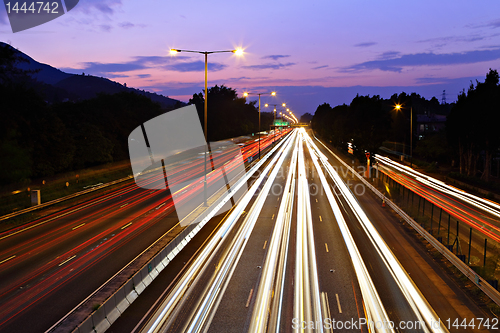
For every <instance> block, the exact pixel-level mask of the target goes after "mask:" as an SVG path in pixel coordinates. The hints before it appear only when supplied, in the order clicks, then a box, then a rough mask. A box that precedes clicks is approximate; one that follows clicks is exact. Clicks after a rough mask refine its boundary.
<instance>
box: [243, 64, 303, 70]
mask: <svg viewBox="0 0 500 333" xmlns="http://www.w3.org/2000/svg"><path fill="white" fill-rule="evenodd" d="M293 65H295V63H294V62H287V63H286V64H282V63H276V64H275V63H267V64H262V65H249V66H243V68H245V69H252V70H261V69H282V68H287V67H290V66H293Z"/></svg>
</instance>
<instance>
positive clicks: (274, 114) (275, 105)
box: [264, 103, 278, 146]
mask: <svg viewBox="0 0 500 333" xmlns="http://www.w3.org/2000/svg"><path fill="white" fill-rule="evenodd" d="M269 105H273V106H274V110H273V126H274V130H273V146H274V140H275V138H276V125H275V124H274V123H275V122H276V107H277V106H278V104H267V103H266V104H265V105H264V106H265V107H266V108H267V107H268V106H269Z"/></svg>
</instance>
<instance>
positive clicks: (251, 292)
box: [245, 288, 253, 308]
mask: <svg viewBox="0 0 500 333" xmlns="http://www.w3.org/2000/svg"><path fill="white" fill-rule="evenodd" d="M252 294H253V288H252V289H250V294H248V299H247V304H246V305H245V308H248V306H249V305H250V300H251V299H252Z"/></svg>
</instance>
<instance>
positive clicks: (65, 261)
mask: <svg viewBox="0 0 500 333" xmlns="http://www.w3.org/2000/svg"><path fill="white" fill-rule="evenodd" d="M75 257H76V254H75V255H74V256H72V257H70V258H68V259H66V260H64V261H63V262H62V263H60V264H59V266H62V265H64V264H65V263H67V262H68V261H70V260H72V259H74V258H75Z"/></svg>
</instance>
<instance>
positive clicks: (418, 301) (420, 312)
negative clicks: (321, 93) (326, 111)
mask: <svg viewBox="0 0 500 333" xmlns="http://www.w3.org/2000/svg"><path fill="white" fill-rule="evenodd" d="M320 142H321V141H320ZM308 143H309V144H310V146H311V147H313V149H314V151H315V154H316V155H317V156H318V158H316V159H315V158H314V157H313V161H314V162H315V165H316V168H317V169H318V173H320V178H321V181H322V183H323V181H325V183H323V185H324V186H325V185H327V183H326V179H325V178H324V175H323V177H321V173H322V171H321V169H320V168H318V166H317V164H316V163H317V159H319V160H320V161H321V163H322V165H323V166H324V167H325V169H326V170H327V172H328V174H329V176H330V177H331V178H332V180H333V181H334V183H335V185H336V186H337V188H338V189H339V190H340V192H341V194H342V195H343V196H344V198H345V199H346V202H347V203H348V205H349V207H350V208H351V210H352V212H353V213H354V214H355V216H356V217H357V219H358V221H359V222H360V224H361V226H362V227H363V229H364V230H365V232H366V234H367V236H368V238H369V239H370V241H371V243H372V245H373V247H374V248H375V249H376V251H377V252H378V253H379V255H380V257H381V258H382V260H383V262H384V263H385V265H386V267H387V269H388V270H389V272H390V273H391V275H392V277H393V278H394V281H395V282H396V284H397V286H398V287H399V289H400V290H401V292H402V294H403V295H404V296H405V298H406V300H407V302H408V304H409V305H410V307H411V308H412V310H413V312H414V314H415V316H416V317H417V318H418V320H420V321H423V322H425V324H426V327H424V331H425V332H448V330H447V329H446V327H445V326H444V324H443V323H442V322H440V321H439V317H438V316H437V314H436V313H435V312H434V310H433V309H432V307H431V306H430V305H429V303H428V302H427V300H426V299H425V297H424V296H423V295H422V293H421V292H420V290H418V288H417V286H416V285H415V284H414V282H413V281H412V280H411V278H410V277H409V275H408V273H407V272H406V271H405V270H404V268H403V267H402V266H401V264H400V262H399V261H398V260H397V258H396V257H395V255H394V254H393V253H392V251H391V250H390V249H389V247H388V246H387V244H386V243H385V241H384V240H383V238H382V237H381V236H380V234H379V233H378V231H377V230H376V229H375V227H374V226H373V224H372V223H371V221H370V220H369V219H368V217H367V216H366V214H365V212H364V211H363V209H362V208H361V206H360V205H359V202H358V201H357V200H356V198H355V197H354V195H353V194H352V192H351V191H350V190H349V188H348V187H347V186H346V185H345V184H344V183H343V181H342V180H341V178H340V176H339V175H338V173H337V172H336V171H335V170H334V168H333V167H332V166H331V164H330V163H329V162H328V159H327V158H326V156H325V155H324V154H323V153H321V151H320V150H319V149H318V148H317V146H316V145H315V143H314V142H313V141H312V140H311V139H310V138H308ZM325 148H326V146H325ZM327 149H328V148H327ZM330 153H331V154H332V155H334V154H333V152H331V151H330ZM334 156H335V155H334ZM325 189H326V187H325ZM329 199H330V198H329ZM332 206H333V205H332ZM365 301H366V299H365ZM379 302H380V300H379ZM436 323H439V325H436ZM435 326H439V327H435Z"/></svg>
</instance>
